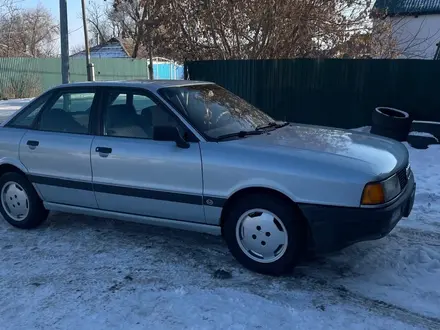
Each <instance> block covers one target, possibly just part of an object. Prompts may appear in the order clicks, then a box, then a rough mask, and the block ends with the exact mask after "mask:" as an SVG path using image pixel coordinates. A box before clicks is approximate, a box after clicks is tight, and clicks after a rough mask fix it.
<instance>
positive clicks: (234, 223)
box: [0, 80, 416, 275]
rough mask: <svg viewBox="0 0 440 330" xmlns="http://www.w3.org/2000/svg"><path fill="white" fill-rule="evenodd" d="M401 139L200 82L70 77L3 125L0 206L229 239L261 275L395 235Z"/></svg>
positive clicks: (23, 214) (27, 215) (401, 211)
mask: <svg viewBox="0 0 440 330" xmlns="http://www.w3.org/2000/svg"><path fill="white" fill-rule="evenodd" d="M415 189H416V184H415V179H414V175H413V173H412V171H411V167H410V164H409V155H408V151H407V149H406V148H405V146H404V145H403V144H401V143H400V142H396V141H393V140H390V139H387V138H382V137H379V136H375V135H372V134H367V133H360V132H355V131H350V130H342V129H336V128H326V127H320V126H312V125H300V124H294V123H288V122H281V121H277V120H275V119H273V118H271V117H270V116H269V115H267V114H266V113H264V112H262V111H260V110H258V109H256V108H255V107H254V106H252V105H250V104H249V103H247V102H246V101H244V100H243V99H241V98H239V97H238V96H236V95H234V94H232V93H231V92H229V91H227V90H226V89H224V88H222V87H220V86H218V85H216V84H213V83H207V82H196V81H159V80H158V81H120V82H88V83H74V84H67V85H61V86H58V87H55V88H53V89H50V90H48V91H47V92H45V93H43V94H42V95H41V96H39V97H37V98H35V99H34V100H33V101H31V102H30V103H29V104H28V105H27V106H25V107H23V108H22V109H21V110H20V111H18V112H17V113H16V114H14V115H13V116H12V117H10V118H8V119H7V120H6V121H5V122H3V123H2V124H1V127H0V194H1V196H0V199H1V205H0V211H1V213H2V215H3V217H4V219H5V220H6V221H7V222H9V223H10V224H11V225H12V226H15V227H18V228H24V229H29V228H34V227H37V226H38V225H40V224H41V223H42V222H43V221H44V220H45V219H46V218H47V216H48V213H49V211H60V212H68V213H76V214H84V215H92V216H97V217H107V218H114V219H120V220H126V221H134V222H140V223H145V224H153V225H160V226H168V227H174V228H179V229H185V230H191V231H199V232H204V233H209V234H214V235H223V237H224V239H225V241H226V243H227V245H228V247H229V250H230V251H231V253H232V255H233V256H234V257H235V258H236V259H237V260H238V261H239V262H240V263H241V264H242V265H244V266H245V267H247V268H249V269H251V270H253V271H256V272H260V273H264V274H272V275H280V274H283V273H285V272H288V271H291V270H292V269H293V268H294V267H295V265H297V264H298V262H300V261H301V259H302V257H303V256H304V255H305V254H306V253H310V252H311V253H315V254H322V253H329V252H332V251H338V250H340V249H342V248H344V247H347V246H349V245H352V244H354V243H356V242H360V241H365V240H374V239H379V238H382V237H384V236H385V235H387V234H388V233H389V232H390V231H391V230H392V229H393V228H394V227H395V226H396V224H397V223H398V222H399V221H400V220H401V219H402V218H404V217H408V216H409V214H410V212H411V210H412V207H413V202H414V194H415Z"/></svg>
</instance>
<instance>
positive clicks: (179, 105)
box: [159, 84, 275, 139]
mask: <svg viewBox="0 0 440 330" xmlns="http://www.w3.org/2000/svg"><path fill="white" fill-rule="evenodd" d="M159 93H160V94H161V95H162V96H163V97H164V98H165V99H166V100H167V101H169V102H170V103H171V104H172V105H173V106H174V107H175V108H176V109H177V110H178V111H180V112H181V113H182V114H183V115H184V116H186V117H187V118H188V120H189V121H190V122H191V123H192V124H193V125H194V126H195V128H196V129H197V130H198V131H200V132H201V133H203V134H205V135H206V136H208V137H209V138H213V139H217V138H220V137H223V136H226V135H230V134H236V133H239V132H242V133H243V132H251V131H256V130H258V129H261V128H264V127H268V126H273V125H274V122H275V120H274V119H273V118H271V117H270V116H268V115H267V114H265V113H264V112H262V111H261V110H258V109H257V108H255V107H254V106H252V105H251V104H249V103H248V102H246V101H244V100H243V99H241V98H239V97H238V96H236V95H234V94H233V93H231V92H229V91H228V90H226V89H224V88H222V87H220V86H218V85H215V84H206V85H191V86H183V87H167V88H162V89H161V90H160V91H159Z"/></svg>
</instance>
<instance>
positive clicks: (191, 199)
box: [91, 89, 205, 222]
mask: <svg viewBox="0 0 440 330" xmlns="http://www.w3.org/2000/svg"><path fill="white" fill-rule="evenodd" d="M101 110H102V111H101V115H100V119H101V135H100V136H97V137H96V138H95V140H94V141H93V144H92V155H91V162H92V170H93V184H94V189H95V194H96V199H97V202H98V206H99V208H100V209H102V210H106V211H115V212H122V213H128V214H133V215H142V216H149V217H157V218H162V219H172V220H188V221H192V222H205V217H204V211H203V201H202V189H203V188H202V164H201V156H200V148H199V144H198V141H197V140H196V139H195V140H193V141H194V142H190V145H189V148H186V149H184V148H179V147H177V146H176V143H175V142H172V141H156V140H154V139H153V127H154V126H173V127H177V128H178V129H179V130H180V131H181V133H182V134H184V133H185V127H184V126H183V123H181V122H180V121H179V119H178V118H177V117H175V116H174V115H173V114H172V112H170V111H169V109H167V108H165V107H164V106H163V105H161V104H160V102H159V101H158V100H157V99H156V98H155V97H154V95H151V93H149V92H147V91H144V90H141V89H140V90H138V89H119V90H117V89H106V91H105V93H104V96H103V102H102V107H101Z"/></svg>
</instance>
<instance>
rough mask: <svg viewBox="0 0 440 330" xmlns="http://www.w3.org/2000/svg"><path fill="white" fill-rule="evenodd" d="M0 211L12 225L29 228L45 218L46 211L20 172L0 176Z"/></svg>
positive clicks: (47, 212) (37, 224)
mask: <svg viewBox="0 0 440 330" xmlns="http://www.w3.org/2000/svg"><path fill="white" fill-rule="evenodd" d="M0 201H1V203H0V212H1V214H2V215H3V218H5V220H6V221H7V222H9V223H10V224H11V225H12V226H14V227H18V228H23V229H30V228H35V227H37V226H39V225H40V224H41V223H42V222H43V221H45V220H46V218H47V216H48V214H49V211H47V210H46V209H45V208H44V206H43V203H42V201H41V200H40V198H39V197H38V194H37V192H36V191H35V189H34V187H33V186H32V184H31V183H30V182H29V181H28V180H27V179H26V178H25V177H24V176H23V175H21V174H18V173H14V172H10V173H5V174H3V175H2V176H1V177H0Z"/></svg>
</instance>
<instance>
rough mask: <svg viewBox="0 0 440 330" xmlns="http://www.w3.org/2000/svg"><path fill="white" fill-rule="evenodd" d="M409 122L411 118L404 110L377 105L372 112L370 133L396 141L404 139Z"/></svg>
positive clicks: (405, 138) (408, 129)
mask: <svg viewBox="0 0 440 330" xmlns="http://www.w3.org/2000/svg"><path fill="white" fill-rule="evenodd" d="M411 123H412V119H411V117H410V115H409V114H408V113H407V112H405V111H402V110H398V109H394V108H387V107H378V108H376V109H374V111H373V114H372V125H371V133H372V134H376V135H381V136H384V137H388V138H391V139H394V140H397V141H406V140H407V138H408V134H409V131H410V129H411Z"/></svg>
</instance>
